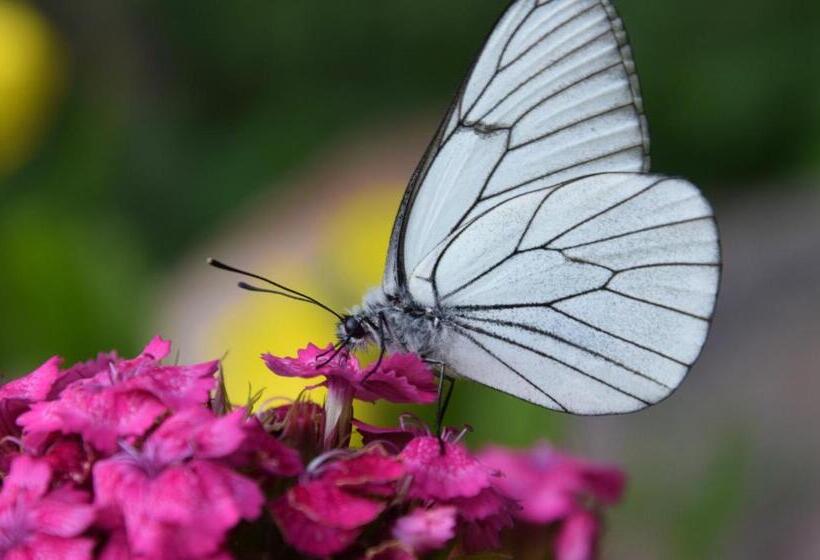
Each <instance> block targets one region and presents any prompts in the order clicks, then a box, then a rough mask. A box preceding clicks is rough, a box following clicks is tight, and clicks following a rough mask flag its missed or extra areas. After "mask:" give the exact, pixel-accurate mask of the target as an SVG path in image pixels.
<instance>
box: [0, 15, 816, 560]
mask: <svg viewBox="0 0 820 560" xmlns="http://www.w3.org/2000/svg"><path fill="white" fill-rule="evenodd" d="M504 4H505V3H504V2H498V1H491V0H450V1H448V2H440V1H436V0H412V1H410V0H396V1H391V2H385V1H384V0H359V1H357V2H355V3H353V2H321V1H300V2H292V1H273V0H237V1H235V2H225V1H223V0H220V1H217V0H200V1H198V2H185V1H176V2H174V1H164V2H161V1H159V0H141V1H133V2H104V1H102V0H85V1H83V2H61V1H57V0H48V1H39V2H28V3H22V2H15V1H10V0H0V372H3V373H4V374H7V375H12V376H13V375H19V374H22V373H24V372H26V371H29V370H30V369H32V368H33V367H34V366H36V365H37V364H38V363H39V362H41V361H43V360H44V359H45V358H46V357H47V356H49V355H51V354H55V353H56V354H61V355H63V356H65V357H66V359H67V361H69V362H70V361H74V360H78V359H81V358H84V357H88V356H91V355H93V354H94V353H96V352H97V351H98V350H101V349H107V348H119V349H122V351H123V352H124V353H126V354H130V353H133V352H135V351H137V350H138V348H139V347H140V345H141V343H142V342H143V341H145V340H147V337H148V336H149V335H150V334H151V333H152V329H153V327H154V325H156V324H157V316H158V314H159V313H160V311H161V310H158V309H157V306H156V302H157V301H160V300H161V299H162V298H163V297H165V298H167V297H168V296H167V294H164V295H162V296H160V295H158V293H157V291H158V290H159V289H160V287H162V289H165V286H166V284H167V278H168V275H169V271H171V270H172V269H175V267H178V266H179V265H180V263H181V262H183V261H184V259H185V258H186V257H187V256H188V255H190V254H191V251H194V250H195V249H196V248H197V247H199V246H201V244H202V240H203V239H204V238H206V237H209V236H211V235H214V232H218V231H222V230H224V229H230V224H232V223H233V222H234V221H236V220H237V219H238V218H237V214H236V212H238V211H240V210H241V209H242V208H243V207H245V206H247V205H248V204H249V201H253V200H256V197H258V196H260V193H267V194H271V193H273V200H276V197H277V196H279V195H281V197H283V198H284V197H287V196H288V195H293V194H294V192H295V190H294V189H293V188H291V189H289V186H288V181H287V180H281V178H283V177H285V178H287V177H290V176H292V175H293V174H296V173H298V172H300V170H302V169H303V168H304V167H305V166H308V165H313V164H314V158H315V155H316V154H317V153H321V152H322V151H327V150H332V149H333V147H334V146H335V145H336V144H337V143H339V142H343V141H345V139H347V138H348V136H347V135H348V134H349V133H350V132H351V131H367V130H368V127H371V126H380V127H383V128H384V127H386V128H390V126H391V125H392V123H406V122H407V119H408V116H411V117H412V116H414V115H431V117H430V123H431V125H430V126H431V127H432V124H433V122H434V118H433V117H432V115H435V114H436V113H438V112H442V111H443V110H444V108H445V107H446V106H447V104H448V102H449V99H450V97H451V95H452V94H453V92H454V90H455V88H456V86H457V85H458V83H459V81H460V80H461V78H462V77H463V75H464V72H465V69H466V68H467V66H468V64H469V63H470V61H471V59H472V57H473V56H474V55H475V54H476V52H477V49H478V46H479V45H480V43H481V41H482V39H483V37H484V36H485V35H486V34H487V33H488V31H489V30H490V29H491V27H492V24H493V22H494V21H495V19H496V17H497V16H498V15H499V13H500V12H501V11H502V9H503V6H504ZM617 7H618V8H619V11H620V13H621V15H622V17H623V19H624V20H625V22H626V25H627V28H628V30H629V32H630V36H631V39H632V46H633V49H634V52H635V58H636V61H637V64H638V67H639V70H640V76H641V83H642V89H643V94H644V98H645V101H646V110H647V115H648V119H649V123H650V129H651V132H652V156H653V168H654V169H655V170H656V171H660V172H665V173H671V174H679V175H683V176H686V177H689V178H691V179H693V180H694V181H695V182H696V183H698V184H700V185H702V187H703V188H704V190H705V191H706V192H707V194H708V195H709V196H710V198H711V199H712V200H714V201H715V202H716V206H717V208H718V210H719V211H720V212H721V213H725V214H727V215H730V216H736V217H734V218H730V219H728V223H729V224H735V223H736V224H744V223H746V222H747V220H745V219H744V214H743V212H745V211H746V210H744V208H745V206H744V205H745V204H747V203H748V204H751V205H752V206H755V205H756V204H757V205H758V206H760V205H762V206H764V207H767V205H770V204H777V203H778V201H779V200H781V199H784V200H785V199H789V200H791V198H792V197H794V196H806V197H810V199H811V200H812V201H815V200H816V198H812V197H813V196H814V195H813V194H811V193H813V192H815V190H816V189H813V186H814V187H816V186H817V183H818V180H817V177H818V176H820V39H819V38H818V36H820V3H817V2H803V1H799V0H785V1H782V2H768V1H765V2H764V1H762V0H747V1H740V0H727V1H723V2H714V1H707V0H692V1H689V2H681V1H676V0H654V1H652V2H645V1H641V0H621V1H619V2H617ZM397 126H398V125H397ZM430 132H432V128H431V130H430ZM419 155H420V152H419ZM289 191H290V192H289ZM807 192H809V194H805V193H807ZM794 193H798V194H794ZM750 200H751V201H752V202H748V201H750ZM759 200H763V201H764V202H756V201H759ZM812 204H813V202H812ZM794 206H795V207H796V208H797V209H796V210H795V212H798V213H799V212H800V209H801V208H803V209H804V210H805V207H806V206H807V204H803V203H799V202H798V203H796V204H794ZM756 207H757V206H755V208H756ZM808 207H811V208H816V206H812V205H811V204H808ZM754 211H755V210H754V209H752V210H750V211H749V212H750V213H751V214H754ZM271 212H272V213H275V212H276V208H275V204H274V207H273V208H271ZM365 215H366V214H365ZM764 215H765V213H764ZM800 216H803V217H800V218H795V219H798V220H812V221H814V220H816V219H817V218H820V216H818V215H816V214H814V213H813V211H812V213H809V214H808V215H806V214H800ZM389 217H390V218H391V219H392V210H391V211H390V216H389ZM789 219H790V218H789V217H788V216H787V217H786V218H785V219H784V221H783V222H780V223H781V224H782V223H785V222H788V221H789ZM351 227H352V226H351ZM738 227H740V226H738ZM733 231H740V229H738V230H731V229H729V230H725V235H724V239H726V235H729V234H731V233H732V232H733ZM816 232H817V230H816V229H815V230H812V231H809V232H803V233H800V234H799V235H801V236H802V237H801V239H805V240H807V241H806V243H807V244H808V245H809V246H810V247H814V248H816V247H817V244H816V239H814V238H812V236H813V235H814V234H815V233H816ZM752 233H753V230H752V231H751V232H750V233H749V236H751V235H752ZM749 236H747V237H746V238H744V237H743V236H742V235H741V234H738V239H739V240H738V242H737V243H738V244H740V245H742V244H743V243H744V242H745V241H744V239H750V237H749ZM264 241H265V240H261V241H260V242H264ZM730 246H733V245H731V244H730ZM755 247H756V246H754V247H752V248H750V249H749V251H750V252H751V253H752V254H754V250H755ZM743 250H744V249H743V248H742V247H741V249H738V251H743ZM760 250H761V251H769V252H771V253H772V254H774V253H775V252H776V251H777V248H776V247H768V248H765V249H760ZM807 250H808V251H809V252H808V253H807V254H811V251H810V250H809V249H807ZM743 254H746V253H743ZM815 256H820V252H818V253H815ZM758 257H760V255H759V254H758V255H756V256H754V257H749V259H753V258H758ZM381 258H382V257H381V255H377V256H376V257H375V260H376V261H379V262H380V261H381ZM731 258H732V255H731V254H730V253H729V252H728V251H727V267H728V266H729V265H730V261H731ZM761 258H762V257H761ZM795 258H796V259H797V261H796V262H797V264H798V265H799V264H800V263H801V262H802V261H801V260H800V259H802V258H803V257H801V256H797V257H795ZM812 270H814V269H812ZM313 272H315V270H314V271H313ZM197 273H198V274H207V273H208V271H205V270H201V271H199V272H197ZM727 273H728V270H727ZM306 274H308V275H310V274H311V272H310V271H307V272H306ZM807 274H808V273H807ZM771 281H772V282H776V280H771ZM230 285H231V283H230V282H228V281H225V282H224V286H225V289H226V290H229V289H231V288H230ZM726 286H727V285H724V292H726V291H731V289H732V288H731V284H728V286H729V287H726ZM356 289H358V287H357V288H356ZM807 289H810V288H807ZM736 293H740V292H739V291H738V292H736ZM812 293H813V292H812ZM725 297H727V298H731V296H728V295H727V296H725ZM738 297H740V296H738ZM744 298H745V299H744ZM744 298H740V300H739V303H738V308H741V303H742V301H749V302H758V303H760V302H761V301H762V299H761V298H756V297H754V295H753V294H752V295H747V296H744ZM345 303H346V304H348V305H349V304H352V303H355V300H354V301H346V300H345ZM764 303H765V302H764ZM205 304H206V302H203V305H205ZM743 309H745V308H743ZM726 313H727V314H731V311H727V312H726ZM728 323H729V321H727V325H728ZM716 328H717V327H716ZM732 328H735V327H733V326H727V327H726V329H727V332H728V331H729V330H730V329H732ZM798 328H800V327H798ZM165 334H167V335H168V336H171V337H174V336H175V334H176V333H174V332H169V333H165ZM812 334H815V335H816V332H812ZM716 338H718V340H721V337H720V336H719V335H716ZM722 339H723V340H731V341H732V346H731V347H728V345H725V346H723V349H722V350H718V351H716V352H725V353H730V352H741V351H743V349H744V348H745V347H746V344H745V343H744V340H743V337H742V336H740V335H738V337H736V338H732V337H731V336H730V335H728V334H727V335H725V336H724V337H722ZM294 344H296V343H295V342H294ZM713 344H716V343H715V342H714V341H713ZM294 347H295V346H294ZM265 349H266V348H259V351H262V350H265ZM206 357H209V356H200V358H201V359H204V358H206ZM707 359H709V357H708V356H707ZM712 361H713V362H714V363H720V362H719V360H718V359H717V358H715V359H713V360H712ZM816 366H817V362H814V363H813V364H809V365H808V366H806V367H809V368H811V367H816ZM795 367H797V366H795ZM800 367H802V365H801V366H800ZM701 369H702V370H704V369H705V370H708V371H702V372H700V373H703V376H704V377H706V376H718V375H720V374H721V372H719V371H712V369H717V368H711V367H710V368H701ZM778 375H786V374H785V373H784V372H783V371H778ZM712 390H717V389H715V388H714V387H711V386H708V385H703V386H702V387H701V388H700V389H698V388H695V389H693V390H692V391H695V393H692V395H695V394H696V393H697V394H700V393H698V391H700V392H703V393H709V391H712ZM710 394H711V393H710ZM683 398H684V397H681V398H680V399H678V400H679V401H683ZM693 400H694V398H693ZM676 402H678V401H676ZM690 402H692V401H690ZM674 405H675V403H671V404H670V406H674ZM664 406H666V404H664ZM678 406H679V408H680V412H679V413H678V412H675V409H672V412H669V413H667V414H669V415H670V416H669V422H677V419H678V418H684V417H685V409H686V408H687V407H686V406H685V402H681V404H680V405H678ZM488 408H493V409H496V410H495V411H492V412H488V410H487V409H488ZM499 409H500V410H499ZM715 410H718V411H720V410H721V409H720V408H719V407H717V408H716V409H715ZM647 414H650V413H647ZM678 414H679V416H678ZM715 414H716V415H717V416H718V417H720V418H721V420H725V422H722V423H721V424H720V425H721V427H720V428H719V429H716V431H715V432H714V437H713V439H714V442H713V445H712V446H711V447H707V448H705V450H703V453H704V455H703V456H698V457H699V458H697V459H693V458H692V457H694V456H695V455H691V456H690V457H689V459H690V460H689V463H692V464H690V465H689V467H688V468H689V471H687V472H689V474H688V475H686V474H683V475H681V476H680V477H677V476H671V475H670V477H669V478H665V479H664V478H662V479H658V477H657V473H656V472H655V471H654V470H653V469H654V467H653V465H655V466H659V468H663V467H662V465H668V464H670V463H671V464H674V465H676V467H675V468H676V469H677V468H684V467H681V466H680V465H679V464H678V461H677V458H676V457H675V456H674V455H671V453H672V452H671V451H669V450H667V451H666V453H667V454H666V455H665V456H664V458H665V459H666V460H667V461H668V462H667V463H662V462H660V463H659V462H658V461H660V459H659V458H658V457H657V455H654V454H653V452H654V451H655V450H652V449H638V448H639V447H640V446H639V445H638V444H635V445H632V444H630V443H628V441H630V439H629V438H630V437H632V436H629V432H626V435H624V433H623V430H626V429H627V428H624V426H627V424H618V422H620V421H619V420H614V421H613V423H610V424H607V425H606V427H605V429H604V430H603V432H604V433H610V432H607V431H606V430H614V432H611V433H612V434H614V435H613V436H612V437H613V438H615V441H618V442H624V441H627V443H621V444H617V445H616V444H613V443H612V442H611V441H608V442H605V443H604V444H601V445H595V444H594V443H590V442H589V441H588V439H592V440H594V439H595V437H598V438H600V437H602V436H590V438H586V437H585V436H584V434H587V433H588V432H592V431H595V430H597V431H598V432H601V429H600V428H596V427H594V426H593V427H587V426H588V425H587V424H585V423H583V422H581V423H580V424H576V421H575V420H573V419H570V420H567V419H563V420H556V418H557V417H556V415H553V414H549V413H545V412H542V411H535V410H533V409H532V408H531V407H528V406H527V405H521V404H519V403H518V402H516V401H512V400H510V399H505V398H501V397H495V396H494V395H492V394H491V393H489V392H488V391H484V390H482V389H480V388H474V387H471V388H469V389H465V390H464V392H462V393H461V395H460V396H459V400H458V401H457V402H456V405H455V408H454V411H453V412H452V418H453V419H454V421H460V420H461V419H462V417H463V418H466V419H467V420H468V421H470V422H472V423H474V424H476V428H477V431H476V438H477V441H481V440H487V439H492V440H496V441H498V440H502V441H507V442H509V443H516V444H520V443H526V442H529V441H532V440H533V439H534V438H536V437H539V436H543V435H550V436H553V437H558V436H559V435H560V436H561V437H562V438H564V441H566V442H569V443H570V444H572V445H574V446H575V447H576V448H577V449H585V450H591V451H593V452H594V451H596V450H598V451H599V452H600V454H601V458H620V459H621V462H622V463H626V464H627V465H628V468H630V469H631V470H632V471H633V477H634V479H633V491H632V495H631V498H630V500H629V502H628V504H627V506H626V507H625V508H624V509H623V512H622V513H620V514H618V515H620V516H621V518H619V520H616V522H615V525H614V527H615V528H614V529H613V531H612V533H613V534H612V535H611V540H613V541H615V542H614V544H611V545H608V546H611V547H613V548H612V550H613V552H612V554H613V556H614V557H619V556H620V555H621V554H623V555H624V556H626V555H627V554H628V555H629V556H630V557H632V558H640V557H647V558H652V557H663V558H704V557H726V556H735V555H737V556H738V557H748V556H743V554H744V553H745V552H744V551H746V550H747V548H744V546H745V545H744V544H743V543H744V542H746V541H745V539H749V538H752V539H753V537H751V536H750V535H751V533H749V534H747V531H750V527H754V523H756V518H754V519H752V518H751V517H749V515H747V514H748V511H749V508H750V507H751V506H750V505H749V502H748V501H747V500H746V497H748V495H749V494H750V493H752V488H754V485H755V484H756V482H755V480H756V479H755V478H754V476H755V475H754V472H752V473H751V474H749V470H750V469H751V470H752V471H754V466H755V465H757V463H755V462H754V459H753V457H755V456H757V455H756V454H762V453H764V451H761V449H760V448H759V446H757V445H758V443H759V441H762V438H761V437H758V434H757V433H756V432H754V430H753V428H750V427H749V426H748V425H746V424H745V423H744V421H743V416H742V415H741V416H738V415H734V416H731V418H729V419H727V418H726V417H722V416H721V415H720V412H716V413H715ZM727 416H728V413H727ZM501 417H504V418H509V419H510V420H509V421H505V422H499V421H498V418H501ZM648 418H649V416H644V418H643V422H647V421H650V422H654V423H658V422H660V423H661V424H663V420H660V418H663V417H660V416H655V417H654V418H655V420H654V421H653V420H648ZM641 421H642V420H641V418H640V415H638V416H636V417H635V419H634V420H633V419H630V420H629V421H626V422H631V423H633V424H634V423H640V422H641ZM675 425H676V426H677V424H675ZM598 426H600V424H598ZM629 426H631V425H629ZM622 428H623V430H622ZM629 429H633V428H631V427H630V428H629ZM618 430H621V431H618ZM659 437H660V436H659ZM681 437H683V436H681ZM619 438H620V439H619ZM682 441H683V440H682ZM710 441H711V440H710ZM815 443H816V442H815ZM710 445H711V444H710ZM679 451H680V452H681V453H687V449H683V448H681V449H679ZM767 452H768V451H767ZM607 455H611V456H612V457H607ZM750 465H752V466H750ZM757 466H758V467H760V465H757ZM761 468H762V467H761ZM684 470H685V468H684ZM642 477H643V479H642ZM687 477H688V478H687ZM673 479H674V480H675V481H676V482H675V486H674V487H669V486H667V484H668V482H669V481H670V480H673ZM813 482H814V479H811V483H812V484H813ZM687 484H688V486H687ZM659 502H663V507H661V506H659V505H658V503H659ZM760 507H763V506H762V505H761V506H760ZM778 511H779V510H778ZM814 515H818V517H814V519H815V521H817V520H818V519H820V514H818V512H817V511H814ZM752 517H754V516H752ZM786 519H788V518H783V521H782V522H783V524H784V525H785V524H786ZM630 532H631V533H630ZM646 533H651V535H647V534H646ZM771 541H772V542H769V541H768V540H767V541H766V543H768V545H766V544H765V543H764V544H763V545H761V546H763V547H764V548H763V549H764V550H769V551H770V552H771V554H766V555H763V557H772V556H778V555H779V552H780V551H781V550H784V549H780V548H777V547H778V546H779V545H778V544H776V543H779V542H780V540H779V539H771ZM647 543H649V544H647ZM643 546H647V547H649V548H647V549H646V550H644V551H643V552H641V551H642V550H643V549H642V547H643ZM765 546H770V547H771V548H769V549H766V548H765ZM798 549H800V548H798ZM800 550H802V549H800ZM647 551H648V552H647ZM776 553H777V554H776ZM791 557H799V556H791ZM806 557H809V556H806Z"/></svg>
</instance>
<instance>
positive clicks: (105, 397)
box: [18, 337, 217, 453]
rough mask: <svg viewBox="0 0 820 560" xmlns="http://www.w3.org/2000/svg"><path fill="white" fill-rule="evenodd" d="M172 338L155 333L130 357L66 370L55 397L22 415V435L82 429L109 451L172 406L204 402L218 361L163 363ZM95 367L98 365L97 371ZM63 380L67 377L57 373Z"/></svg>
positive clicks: (141, 431)
mask: <svg viewBox="0 0 820 560" xmlns="http://www.w3.org/2000/svg"><path fill="white" fill-rule="evenodd" d="M169 349H170V343H169V342H167V341H165V340H162V339H161V338H159V337H155V338H154V339H153V340H152V341H151V342H150V343H149V344H148V346H146V348H145V350H143V352H142V353H141V354H140V355H139V356H137V357H136V358H134V359H132V360H115V361H113V362H105V360H104V359H98V360H96V361H92V362H86V363H84V364H80V365H79V366H75V367H74V368H71V369H69V370H66V372H64V374H63V377H65V378H66V379H68V380H69V381H70V383H68V384H67V385H66V386H65V387H64V388H63V389H62V390H61V392H60V393H59V394H58V395H54V397H55V400H50V401H46V402H38V403H36V404H33V405H32V406H31V410H30V411H28V412H26V413H25V414H22V415H21V416H20V417H19V418H18V423H19V424H20V425H21V426H22V427H23V429H24V435H25V436H26V437H30V436H42V435H44V434H49V433H53V432H62V433H64V434H80V435H81V436H82V437H83V438H84V439H85V441H86V442H88V443H89V444H91V445H93V446H94V447H96V448H97V449H98V450H100V451H103V452H105V453H113V452H114V451H115V450H116V445H117V440H118V438H128V437H133V436H140V435H143V434H144V433H145V431H146V430H147V429H148V428H149V427H151V426H152V425H153V424H154V422H155V421H156V420H157V419H158V418H159V417H160V416H161V415H162V414H164V413H165V412H166V411H167V410H168V409H171V410H179V409H182V408H185V407H188V406H202V405H203V404H205V403H206V402H207V400H208V397H209V391H210V390H211V389H212V388H213V385H214V383H215V380H214V373H215V372H216V369H217V362H215V361H212V362H205V363H202V364H197V365H192V366H162V365H160V364H159V360H161V359H162V358H164V357H165V356H166V355H167V353H168V351H169ZM96 367H99V368H100V369H99V370H97V371H94V369H95V368H96ZM57 384H58V385H61V386H62V385H63V384H64V381H63V378H60V379H58V381H57Z"/></svg>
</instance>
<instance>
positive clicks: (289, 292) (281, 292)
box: [207, 258, 343, 321]
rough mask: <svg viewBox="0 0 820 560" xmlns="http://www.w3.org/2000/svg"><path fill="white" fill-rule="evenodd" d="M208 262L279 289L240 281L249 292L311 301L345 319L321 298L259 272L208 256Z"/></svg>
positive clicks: (241, 285)
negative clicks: (318, 298)
mask: <svg viewBox="0 0 820 560" xmlns="http://www.w3.org/2000/svg"><path fill="white" fill-rule="evenodd" d="M207 263H208V264H209V265H211V266H212V267H214V268H218V269H220V270H226V271H228V272H233V273H235V274H241V275H242V276H247V277H248V278H255V279H256V280H261V281H262V282H265V283H267V284H270V285H271V286H273V287H275V288H278V289H277V290H271V289H268V288H259V287H257V286H252V285H251V284H248V283H247V282H239V287H240V288H242V289H243V290H248V291H249V292H263V293H268V294H274V295H277V296H284V297H286V298H290V299H294V300H296V301H303V302H305V303H310V304H313V305H315V306H316V307H320V308H322V309H324V310H325V311H327V312H328V313H330V314H332V315H333V316H334V317H336V318H337V319H339V320H340V321H341V320H343V317H342V315H341V314H339V313H338V312H336V311H334V310H333V309H331V308H330V307H328V306H327V305H325V304H324V303H322V302H320V301H319V300H317V299H315V298H312V297H310V296H309V295H307V294H305V293H302V292H300V291H298V290H294V289H293V288H288V287H287V286H285V285H283V284H280V283H278V282H274V281H273V280H271V279H270V278H265V277H264V276H260V275H259V274H254V273H253V272H248V271H247V270H242V269H241V268H236V267H234V266H231V265H228V264H225V263H223V262H222V261H218V260H216V259H212V258H208V260H207Z"/></svg>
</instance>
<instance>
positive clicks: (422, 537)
mask: <svg viewBox="0 0 820 560" xmlns="http://www.w3.org/2000/svg"><path fill="white" fill-rule="evenodd" d="M455 529H456V508H455V507H453V506H439V507H433V508H430V509H425V508H416V509H414V510H413V511H411V512H410V513H408V514H407V515H405V516H404V517H400V518H399V519H398V520H397V521H396V523H395V525H393V536H394V537H395V538H396V539H398V540H399V541H401V542H402V543H404V544H405V545H407V546H408V547H410V548H411V549H412V550H415V551H416V552H427V551H430V550H438V549H440V548H442V547H443V546H444V544H445V543H446V542H447V541H449V540H450V539H452V538H453V537H454V536H455Z"/></svg>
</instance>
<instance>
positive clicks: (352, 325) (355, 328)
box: [342, 315, 367, 339]
mask: <svg viewBox="0 0 820 560" xmlns="http://www.w3.org/2000/svg"><path fill="white" fill-rule="evenodd" d="M342 324H343V325H344V330H345V333H347V335H348V336H349V337H350V338H354V339H355V338H364V337H365V336H366V335H367V332H366V331H365V330H364V325H362V322H361V321H360V320H359V319H357V318H356V317H352V316H350V315H348V316H347V317H345V318H344V322H343V323H342Z"/></svg>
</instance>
